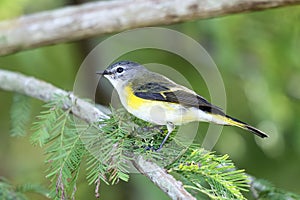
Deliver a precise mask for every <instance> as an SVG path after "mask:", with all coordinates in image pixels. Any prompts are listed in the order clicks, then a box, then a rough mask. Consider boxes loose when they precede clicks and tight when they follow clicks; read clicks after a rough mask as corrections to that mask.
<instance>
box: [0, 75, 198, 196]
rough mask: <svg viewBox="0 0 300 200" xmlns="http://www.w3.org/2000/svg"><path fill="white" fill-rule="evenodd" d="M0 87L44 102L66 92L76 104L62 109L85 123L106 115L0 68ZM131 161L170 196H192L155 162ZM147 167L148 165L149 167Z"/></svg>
mask: <svg viewBox="0 0 300 200" xmlns="http://www.w3.org/2000/svg"><path fill="white" fill-rule="evenodd" d="M0 89H2V90H6V91H13V92H17V93H20V94H24V95H27V96H30V97H33V98H37V99H40V100H42V101H44V102H49V101H51V100H53V99H54V98H55V96H57V95H66V96H68V97H69V98H70V99H71V100H72V101H73V102H76V103H75V105H72V106H71V105H69V104H68V103H67V102H66V104H64V105H63V109H71V111H72V113H73V114H74V115H75V116H77V117H78V118H80V119H82V120H84V121H86V122H88V123H94V122H96V121H98V120H99V119H101V118H103V117H105V118H107V116H106V115H105V114H104V113H102V112H101V111H100V110H98V109H97V108H95V107H94V105H93V104H91V103H88V102H86V101H84V100H81V99H79V98H77V97H76V96H74V95H73V94H72V93H69V92H66V91H64V90H61V89H59V88H57V87H55V86H53V85H51V84H49V83H46V82H44V81H41V80H38V79H35V78H33V77H28V76H25V75H22V74H20V73H16V72H10V71H7V70H0ZM132 162H133V164H134V165H135V167H136V168H137V170H139V171H140V172H141V173H142V174H144V175H145V176H146V177H148V178H149V179H150V180H151V181H152V182H153V183H154V184H155V185H157V186H158V187H159V188H160V189H161V190H162V191H164V192H165V193H166V194H168V195H169V196H170V197H171V198H172V199H195V198H194V197H193V196H192V195H191V194H189V193H188V192H187V191H186V190H185V189H184V187H183V185H182V183H181V182H180V181H177V180H176V179H175V178H174V177H173V176H171V175H169V174H168V173H167V172H166V171H165V170H164V169H163V168H161V167H159V166H158V165H156V164H155V163H152V162H149V161H147V160H145V159H144V158H143V157H141V156H139V157H138V158H137V159H133V161H132ZM149 168H151V170H149Z"/></svg>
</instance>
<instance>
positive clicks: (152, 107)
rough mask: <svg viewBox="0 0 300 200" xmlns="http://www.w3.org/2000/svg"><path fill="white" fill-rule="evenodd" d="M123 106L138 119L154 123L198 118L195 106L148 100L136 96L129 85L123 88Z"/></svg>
mask: <svg viewBox="0 0 300 200" xmlns="http://www.w3.org/2000/svg"><path fill="white" fill-rule="evenodd" d="M124 97H125V98H124V99H123V102H122V103H123V105H124V107H125V108H126V109H127V110H128V111H129V112H130V113H131V114H133V115H135V116H137V117H138V118H140V119H143V120H145V121H148V122H152V123H155V124H166V123H167V122H172V123H174V124H176V125H179V124H184V123H188V122H191V121H197V120H198V111H197V109H195V108H185V107H183V106H182V105H180V104H177V103H171V102H164V101H156V100H148V99H143V98H140V97H137V96H136V95H135V94H134V92H133V90H132V88H131V87H130V86H126V87H125V88H124Z"/></svg>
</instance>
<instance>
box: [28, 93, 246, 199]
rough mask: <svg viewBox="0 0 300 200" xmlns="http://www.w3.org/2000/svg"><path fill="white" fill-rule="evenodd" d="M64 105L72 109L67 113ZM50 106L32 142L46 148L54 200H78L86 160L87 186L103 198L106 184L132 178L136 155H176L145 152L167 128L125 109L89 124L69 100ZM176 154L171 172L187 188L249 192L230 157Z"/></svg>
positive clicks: (217, 193)
mask: <svg viewBox="0 0 300 200" xmlns="http://www.w3.org/2000/svg"><path fill="white" fill-rule="evenodd" d="M65 105H68V106H67V107H68V109H67V110H62V109H61V108H63V107H64V108H65V107H66V106H65ZM45 108H46V109H47V110H46V111H43V112H42V113H41V115H40V116H39V117H38V119H39V121H38V122H35V123H34V129H35V132H34V133H33V135H32V142H33V144H36V145H40V146H42V147H43V146H46V147H47V148H46V154H47V155H48V158H47V163H48V165H49V168H48V170H47V171H48V175H47V178H49V179H50V180H51V182H52V184H51V190H52V192H51V196H52V197H55V198H63V199H64V198H69V197H71V198H74V194H75V191H76V181H77V177H78V174H79V169H80V168H79V167H80V165H81V163H82V161H83V158H86V160H87V167H86V168H87V170H88V173H87V179H88V182H89V184H96V189H95V191H96V196H99V192H98V191H99V186H100V182H101V181H103V182H105V183H106V184H116V183H118V181H119V180H123V181H127V180H128V178H129V175H128V173H129V163H130V162H131V160H132V159H133V158H134V156H135V155H140V154H143V155H144V156H145V157H146V158H147V159H152V160H154V161H158V162H159V161H161V160H166V157H165V156H166V154H165V153H166V152H171V151H174V149H172V146H168V145H165V146H164V148H163V150H162V151H160V152H153V151H147V150H145V149H146V148H157V147H158V146H159V145H160V143H161V141H162V139H163V138H164V137H165V133H166V129H165V128H160V127H156V126H154V127H153V125H151V124H149V123H147V122H144V121H142V120H139V119H137V118H135V117H134V116H132V115H130V114H129V113H127V112H126V111H124V110H117V111H115V110H112V114H111V116H110V118H108V119H103V120H101V121H99V122H97V123H94V124H90V125H88V124H86V123H85V122H82V121H81V120H79V119H77V118H75V117H74V116H72V115H71V110H72V102H71V101H70V100H69V98H68V97H64V96H57V97H56V98H55V100H54V101H52V102H50V103H48V104H46V105H45ZM174 134H175V133H172V134H171V138H170V140H172V138H173V136H174ZM170 140H169V141H170ZM173 148H174V147H173ZM176 148H177V147H176ZM176 156H177V157H176V158H177V160H176V159H174V161H175V162H174V163H172V164H171V165H170V168H169V169H170V171H173V172H176V173H177V174H179V175H180V176H181V177H184V180H185V182H186V183H187V184H186V188H189V189H194V190H198V191H200V192H202V193H204V194H206V195H207V196H209V197H214V198H215V199H224V198H227V197H228V198H230V197H236V198H239V199H243V196H242V194H241V192H240V191H245V190H246V188H247V181H246V176H245V175H244V173H243V171H241V170H235V169H234V166H233V164H232V162H231V161H229V160H228V156H227V155H225V156H216V155H214V154H212V153H209V152H205V151H204V150H202V149H199V148H198V147H196V146H192V147H191V148H189V149H188V150H187V151H186V152H185V154H184V155H183V156H182V157H180V158H178V155H177V154H176ZM195 163H197V164H195ZM162 164H163V162H162ZM199 165H201V166H199ZM203 180H204V181H203Z"/></svg>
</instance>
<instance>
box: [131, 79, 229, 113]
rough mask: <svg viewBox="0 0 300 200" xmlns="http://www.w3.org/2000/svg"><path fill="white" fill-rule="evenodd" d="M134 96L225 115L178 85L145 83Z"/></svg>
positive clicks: (137, 89) (135, 90) (136, 89)
mask: <svg viewBox="0 0 300 200" xmlns="http://www.w3.org/2000/svg"><path fill="white" fill-rule="evenodd" d="M134 94H135V96H137V97H140V98H143V99H147V100H156V101H165V102H170V103H178V104H181V105H183V106H186V107H195V108H199V109H201V110H202V111H205V112H208V113H214V114H219V115H225V114H224V112H223V111H222V110H221V108H218V107H217V106H214V105H212V104H211V103H209V102H208V101H207V100H206V99H204V98H203V97H201V96H200V95H197V94H195V93H194V92H192V91H190V90H189V89H187V88H185V87H182V86H180V87H178V85H175V84H173V83H168V84H166V83H165V82H162V83H160V82H155V83H153V82H150V83H145V84H143V85H141V86H139V87H137V88H135V89H134Z"/></svg>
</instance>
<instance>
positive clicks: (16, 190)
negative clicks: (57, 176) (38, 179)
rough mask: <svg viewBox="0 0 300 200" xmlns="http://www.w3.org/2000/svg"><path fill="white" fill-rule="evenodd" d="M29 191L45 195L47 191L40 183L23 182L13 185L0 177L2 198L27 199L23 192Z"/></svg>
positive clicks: (12, 199)
mask: <svg viewBox="0 0 300 200" xmlns="http://www.w3.org/2000/svg"><path fill="white" fill-rule="evenodd" d="M27 192H31V193H36V194H40V195H42V196H45V197H47V196H48V191H47V190H46V189H45V188H43V187H41V186H40V185H34V184H24V185H20V186H17V187H15V186H13V185H11V184H10V183H8V181H7V180H5V179H4V178H2V177H0V199H2V200H27V199H28V198H27V197H26V195H25V193H27Z"/></svg>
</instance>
